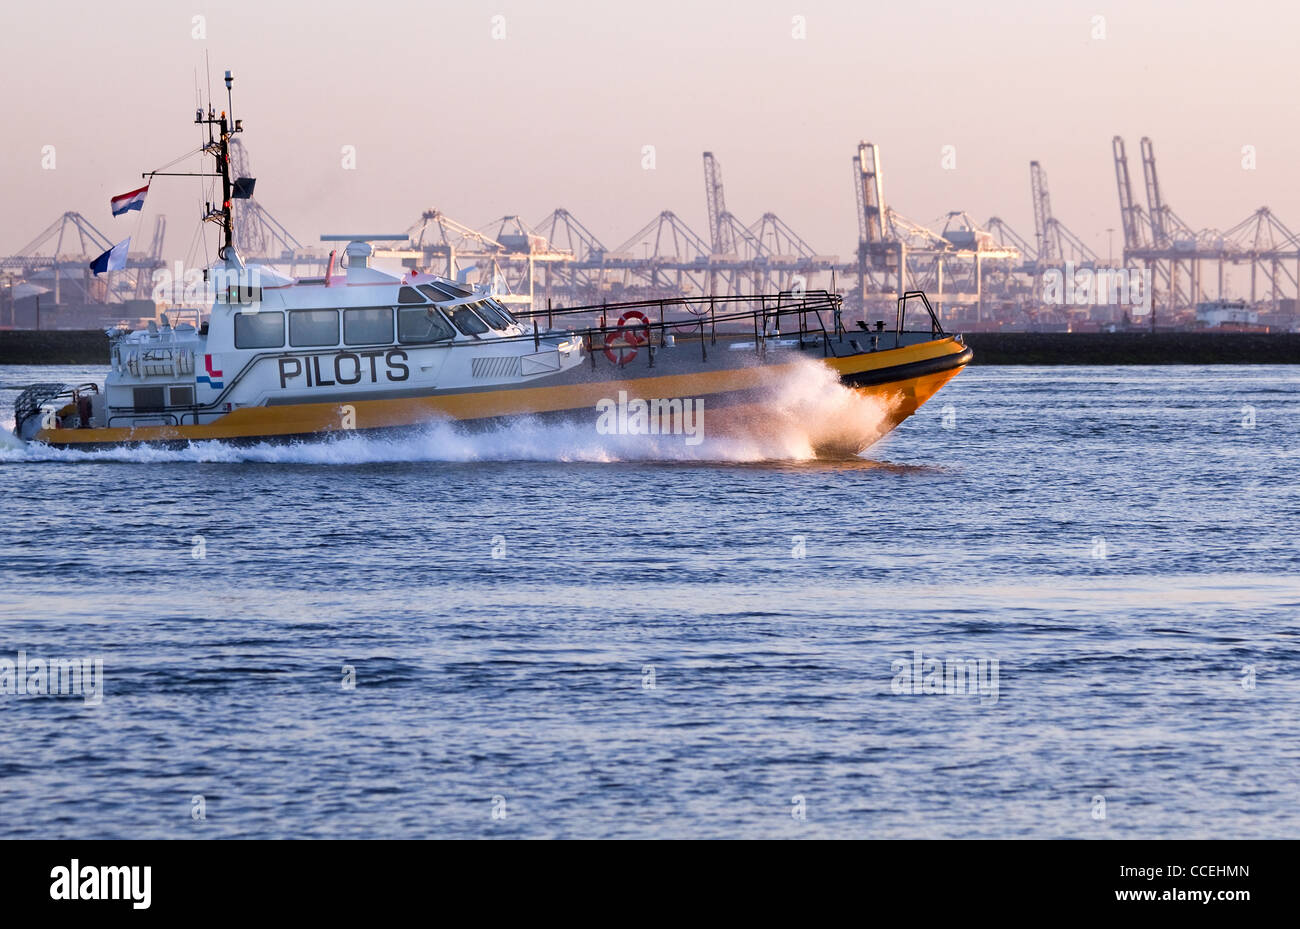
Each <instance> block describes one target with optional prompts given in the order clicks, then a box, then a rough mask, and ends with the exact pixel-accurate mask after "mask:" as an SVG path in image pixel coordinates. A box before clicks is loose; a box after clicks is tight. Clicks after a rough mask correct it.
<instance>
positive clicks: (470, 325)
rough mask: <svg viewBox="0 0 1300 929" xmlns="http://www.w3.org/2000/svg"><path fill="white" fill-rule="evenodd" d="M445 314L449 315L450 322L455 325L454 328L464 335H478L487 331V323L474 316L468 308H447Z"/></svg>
mask: <svg viewBox="0 0 1300 929" xmlns="http://www.w3.org/2000/svg"><path fill="white" fill-rule="evenodd" d="M447 312H448V313H450V314H451V321H452V322H453V323H455V324H456V328H457V329H459V330H460V331H461V332H463V333H465V335H479V334H480V333H483V332H487V331H488V326H487V323H485V322H483V320H481V319H479V318H478V317H477V316H476V315H474V311H473V310H471V309H470V308H469V307H468V306H456V307H449V308H448V310H447Z"/></svg>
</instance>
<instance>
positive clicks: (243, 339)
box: [235, 310, 284, 348]
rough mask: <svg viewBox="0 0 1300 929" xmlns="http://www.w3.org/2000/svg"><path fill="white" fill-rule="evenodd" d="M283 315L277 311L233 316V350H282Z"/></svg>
mask: <svg viewBox="0 0 1300 929" xmlns="http://www.w3.org/2000/svg"><path fill="white" fill-rule="evenodd" d="M283 347H284V314H283V313H282V312H280V311H279V310H262V311H261V312H258V313H236V314H235V348H283Z"/></svg>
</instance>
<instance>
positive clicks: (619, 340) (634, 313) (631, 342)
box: [605, 310, 650, 368]
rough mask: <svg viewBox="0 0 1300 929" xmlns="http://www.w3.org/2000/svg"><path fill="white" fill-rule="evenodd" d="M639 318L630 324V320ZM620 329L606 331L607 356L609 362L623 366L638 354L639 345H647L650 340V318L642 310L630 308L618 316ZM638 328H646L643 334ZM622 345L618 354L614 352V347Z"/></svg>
mask: <svg viewBox="0 0 1300 929" xmlns="http://www.w3.org/2000/svg"><path fill="white" fill-rule="evenodd" d="M633 319H635V320H637V323H636V324H634V325H632V326H628V322H629V321H630V320H633ZM617 326H618V331H617V332H607V333H605V357H606V358H608V359H609V363H610V364H612V365H617V366H618V367H620V368H621V367H622V366H623V365H625V364H627V363H628V362H629V361H631V360H632V359H633V358H635V357H636V355H637V347H638V346H640V345H645V344H646V343H647V342H649V341H650V319H649V317H647V316H646V315H645V314H644V313H642V312H641V311H640V310H628V311H627V312H626V313H624V314H623V315H622V316H620V317H619V318H618V323H617ZM638 330H644V331H645V334H644V335H642V334H641V332H639V331H638ZM617 345H621V346H626V347H620V348H619V351H618V353H617V354H615V353H614V347H615V346H617Z"/></svg>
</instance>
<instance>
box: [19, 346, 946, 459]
mask: <svg viewBox="0 0 1300 929" xmlns="http://www.w3.org/2000/svg"><path fill="white" fill-rule="evenodd" d="M969 354H970V353H969V349H967V348H966V347H965V345H963V344H962V343H961V342H960V341H958V340H957V339H955V338H943V339H937V340H935V341H932V342H925V343H921V344H918V345H911V346H905V347H902V348H897V349H891V350H888V351H879V352H871V353H864V354H857V355H849V356H843V357H828V358H819V359H817V360H818V361H819V362H821V363H822V364H825V365H826V366H828V367H829V368H831V369H832V370H833V371H834V372H835V373H836V374H838V375H839V376H840V378H841V379H842V380H843V381H844V382H845V383H847V384H850V385H852V386H854V388H855V389H856V390H857V391H859V392H860V393H862V394H865V395H868V396H871V397H875V398H878V399H879V401H880V403H881V407H882V409H883V410H884V422H883V423H882V428H881V429H880V431H879V435H883V434H884V433H885V432H888V431H889V430H890V429H892V428H894V427H895V426H897V425H898V423H900V422H902V421H903V420H904V419H906V418H907V417H908V416H910V415H912V414H913V413H914V412H916V410H917V408H919V407H920V406H921V404H923V403H925V401H926V400H928V399H929V398H930V397H931V396H933V394H934V393H935V392H936V391H937V390H939V388H941V387H942V386H943V385H944V384H946V383H947V382H948V381H949V380H951V379H952V378H953V377H954V376H956V374H957V373H958V372H959V371H960V370H961V369H962V367H964V366H965V363H966V361H968V360H969ZM959 359H960V360H959ZM805 363H806V362H805V361H804V360H803V359H802V358H799V359H797V360H794V361H792V362H791V363H788V364H780V365H774V364H769V365H759V366H752V367H738V368H726V369H714V370H701V371H699V372H693V373H689V374H674V375H664V376H660V377H638V378H629V379H626V380H596V381H590V382H581V383H570V384H564V385H554V386H539V387H518V388H506V389H500V390H482V391H474V392H449V393H443V394H430V395H425V396H418V397H404V398H397V399H393V398H389V399H375V400H366V399H364V398H358V399H355V400H348V401H346V402H343V403H339V402H332V403H302V404H292V405H283V406H258V407H245V408H242V409H237V410H233V411H231V412H230V413H227V414H225V415H224V416H222V417H221V418H220V419H217V420H215V421H214V422H211V423H206V424H203V425H172V426H137V427H133V428H95V429H45V430H42V431H41V432H40V433H38V434H37V436H36V440H37V441H40V442H45V443H47V444H50V445H57V446H64V447H90V446H105V445H131V444H141V443H165V444H177V443H182V444H183V443H186V442H202V441H243V442H247V441H256V440H258V439H267V440H276V439H280V440H284V439H290V438H296V437H310V436H317V437H323V436H328V435H329V434H331V433H344V432H350V431H354V430H355V431H365V430H388V429H396V428H401V427H410V426H418V425H421V424H424V423H427V422H430V421H433V420H453V421H461V422H470V423H472V422H474V421H488V420H494V419H500V418H505V417H511V416H526V415H541V414H552V413H564V412H569V411H573V412H578V411H583V410H586V411H591V410H593V409H594V408H595V406H596V404H597V403H598V402H599V401H601V400H602V399H605V398H609V397H611V396H613V395H616V394H617V393H618V392H619V391H626V392H627V395H628V396H631V397H644V398H674V397H681V398H687V397H694V398H710V397H714V398H724V397H726V398H730V400H729V402H726V403H724V405H723V407H722V408H721V409H719V407H718V406H717V405H716V404H714V405H712V406H713V407H714V409H713V413H714V416H713V417H711V419H710V427H711V429H712V427H713V425H714V424H715V423H717V422H718V420H717V418H716V417H717V415H718V414H722V413H723V410H725V414H724V415H722V417H721V418H722V420H723V423H722V425H723V426H724V428H726V425H727V423H731V424H740V425H741V426H742V428H743V424H745V423H749V422H755V421H761V419H762V417H763V416H764V415H765V407H764V405H763V403H762V402H761V401H759V400H756V399H746V393H747V392H754V391H760V390H761V389H762V388H763V387H764V386H765V385H768V384H770V383H771V382H772V379H773V377H774V376H775V377H778V378H779V377H780V376H781V375H782V374H783V373H786V372H793V371H794V369H795V368H796V366H797V365H799V364H805ZM945 365H947V367H944V369H943V370H939V371H932V372H929V373H921V374H916V375H909V374H907V373H906V372H907V369H908V368H909V367H910V368H912V369H914V370H915V369H918V368H920V369H925V368H927V367H931V368H932V367H936V366H939V367H942V366H945ZM891 369H898V373H899V377H897V378H896V379H893V378H889V374H890V371H891ZM873 372H874V375H873ZM881 376H884V377H886V378H889V379H886V380H883V381H880V382H878V383H867V384H865V385H864V386H858V385H857V384H855V383H854V382H855V381H856V380H866V381H868V382H870V381H871V380H873V377H874V379H876V380H879V378H880V377H881ZM879 435H875V436H873V437H870V438H866V439H865V441H864V443H863V445H861V446H860V447H859V449H855V450H860V448H861V447H865V444H869V443H870V441H874V439H875V438H879Z"/></svg>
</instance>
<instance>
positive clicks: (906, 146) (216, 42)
mask: <svg viewBox="0 0 1300 929" xmlns="http://www.w3.org/2000/svg"><path fill="white" fill-rule="evenodd" d="M982 10H983V11H982ZM196 16H203V17H205V18H206V19H205V22H204V23H203V25H204V27H205V32H206V38H200V39H196V38H193V37H192V35H193V33H194V31H195V28H196V24H195V21H194V17H196ZM498 16H499V17H504V19H503V20H500V19H494V17H498ZM1097 16H1103V17H1105V22H1104V31H1105V38H1100V39H1098V38H1093V35H1094V33H1095V32H1096V31H1097V28H1098V24H1097V22H1096V21H1095V19H1094V17H1097ZM795 17H803V22H804V24H805V26H804V28H805V29H806V36H807V37H806V38H804V39H797V38H794V37H793V35H792V33H793V32H794V31H795V30H797V28H798V23H797V22H796V20H795ZM10 19H11V21H12V22H11V25H10V27H9V29H7V30H6V31H5V32H4V34H3V36H0V51H2V52H3V65H0V67H3V69H4V73H5V83H6V88H7V90H8V93H7V94H6V97H5V124H6V126H7V127H8V131H7V132H6V133H5V135H4V138H3V140H0V177H2V178H3V180H2V181H0V184H2V185H3V194H4V198H5V202H6V203H7V204H9V217H8V220H7V221H6V222H5V224H4V228H3V229H0V253H3V254H13V253H15V252H16V251H17V250H18V249H19V248H21V247H22V246H23V245H25V244H26V243H27V242H28V241H29V240H31V239H33V238H34V237H35V236H36V235H37V234H38V233H39V232H40V231H41V230H42V229H44V228H45V227H46V226H47V225H49V224H50V223H51V222H53V221H54V220H55V219H57V218H58V216H59V215H60V214H61V213H62V212H64V211H66V210H72V211H78V212H81V213H83V214H84V215H85V216H86V217H87V218H88V219H89V220H90V221H91V222H92V223H94V224H95V225H96V226H97V227H98V228H99V229H100V230H101V231H103V232H104V234H105V235H107V236H108V237H109V238H110V239H112V240H114V241H117V240H119V239H121V238H125V237H126V236H127V235H133V236H136V237H137V238H136V240H135V241H134V242H133V246H134V247H135V248H137V249H144V248H146V247H147V244H148V238H149V236H150V234H151V231H152V222H153V219H152V218H153V216H155V215H157V214H159V213H164V214H166V216H167V218H168V225H169V230H168V239H167V247H166V257H167V258H168V259H181V258H185V257H186V256H187V254H189V251H190V246H191V243H192V241H193V240H194V235H195V227H196V224H197V218H198V214H199V209H200V201H201V199H202V198H201V196H200V194H199V191H198V182H197V181H194V180H190V179H184V178H160V179H159V180H158V181H156V182H155V185H154V187H153V189H152V190H151V192H150V195H149V199H148V202H147V203H146V205H145V209H144V212H143V215H141V214H137V213H133V214H128V215H127V216H126V217H122V218H116V219H115V218H112V217H111V215H110V213H109V207H108V200H109V198H110V197H111V196H113V195H115V194H120V193H123V192H125V191H128V190H131V189H133V188H134V187H137V186H139V185H140V184H141V183H142V182H141V180H140V173H141V172H142V171H146V170H150V169H155V168H158V167H160V166H162V165H163V164H165V163H167V162H168V161H170V160H172V159H173V158H175V157H177V156H178V155H181V154H182V153H184V152H185V151H187V150H189V149H192V148H194V147H195V146H196V143H197V140H198V135H197V132H198V131H197V129H196V128H195V127H194V126H193V125H192V122H191V121H192V119H193V112H194V107H195V80H196V75H198V79H199V80H200V82H202V83H204V84H205V85H206V76H205V75H204V69H205V56H207V58H209V59H210V71H211V76H212V83H213V89H214V92H215V96H216V98H217V99H216V101H215V103H216V105H217V106H218V108H224V99H225V98H224V89H223V87H222V85H221V75H222V72H223V71H224V70H225V69H227V68H229V69H230V70H232V71H233V72H234V75H235V98H234V113H235V115H236V116H238V117H239V118H241V119H242V120H244V125H245V129H246V131H245V133H244V135H243V141H244V143H245V145H246V146H247V149H248V152H249V154H250V156H251V159H252V164H253V173H254V174H255V175H256V177H257V178H258V187H257V199H258V201H259V202H260V203H262V205H263V206H264V207H265V208H266V209H268V210H269V211H270V213H271V214H272V215H273V216H275V217H276V218H277V219H278V220H279V221H280V222H282V223H283V224H284V225H285V226H286V227H287V228H288V229H289V230H290V231H291V232H292V233H293V234H294V235H295V236H296V237H297V238H298V239H299V240H300V241H302V242H303V244H304V245H318V244H319V237H320V235H321V234H322V233H358V234H361V233H369V234H375V233H390V232H401V231H403V230H405V229H406V228H408V227H409V226H410V225H412V224H413V223H414V222H415V221H416V220H417V219H418V217H419V215H420V213H421V211H423V210H425V209H429V208H436V209H439V210H442V211H443V212H444V213H446V214H447V215H448V216H450V217H453V218H454V219H457V220H459V221H461V222H463V223H465V224H467V225H469V226H471V227H474V228H481V227H483V226H485V225H487V224H489V223H490V222H492V221H493V220H494V219H496V218H498V217H501V216H503V215H506V214H518V215H520V216H521V217H522V218H523V219H524V221H526V222H527V223H530V224H533V223H536V222H537V221H538V220H540V219H541V218H542V217H544V216H545V215H547V214H548V213H550V212H551V210H553V209H555V208H556V207H560V206H563V207H565V208H567V209H568V210H569V211H570V212H571V213H573V215H574V216H576V217H577V218H578V219H579V220H580V221H581V222H583V223H584V224H585V225H586V226H587V227H588V228H590V229H591V230H592V231H593V232H594V233H595V234H596V235H597V236H598V237H599V238H600V239H601V240H602V241H603V242H604V244H605V245H606V246H607V247H610V248H613V247H616V246H618V245H619V244H620V243H621V242H623V241H624V240H625V239H626V238H628V237H630V236H631V235H632V234H633V233H634V232H635V231H636V230H637V229H638V228H640V227H641V226H642V225H644V224H645V223H646V222H648V221H649V220H650V219H652V218H653V217H654V216H655V215H656V214H657V213H658V212H660V211H661V210H673V211H675V212H677V213H678V214H679V215H680V216H681V217H682V218H683V219H684V220H685V221H686V222H687V223H688V224H689V225H690V226H691V227H692V228H694V229H695V230H696V231H697V232H699V233H700V234H701V235H703V236H705V237H707V228H706V227H707V223H706V222H705V219H704V216H705V203H704V184H703V176H702V167H701V152H702V151H704V150H711V151H713V152H714V153H715V154H716V156H717V157H718V159H719V162H720V164H721V166H722V172H723V179H724V181H725V185H726V196H727V205H728V207H729V208H730V209H731V211H732V212H734V213H735V214H736V215H737V216H738V217H739V218H740V219H741V220H742V221H744V222H746V223H750V222H753V221H754V220H755V219H757V218H758V217H759V215H760V214H762V213H764V212H768V211H771V212H774V213H776V214H777V215H779V216H780V217H781V218H782V219H784V220H785V221H786V222H787V223H788V224H789V225H790V226H791V227H792V228H793V229H794V230H795V231H796V232H798V233H799V234H800V235H801V236H802V237H803V238H805V239H806V240H807V241H808V242H809V243H810V244H811V245H812V246H813V247H814V248H815V249H816V250H817V251H818V252H819V253H822V254H835V255H838V256H839V257H840V258H841V260H848V259H849V258H850V256H851V255H852V253H853V249H854V246H855V244H856V240H857V231H856V230H857V226H856V219H855V216H854V202H853V193H852V189H851V186H850V158H851V157H852V155H853V153H854V151H855V148H856V144H857V142H858V140H859V139H869V140H871V141H873V142H876V143H878V144H880V146H881V154H882V162H883V167H884V179H885V195H886V199H887V201H888V202H889V203H890V205H892V206H894V207H896V208H897V209H898V210H899V211H900V212H901V213H902V214H904V215H905V216H907V217H908V218H910V219H912V220H914V221H917V222H921V223H925V224H930V223H932V222H934V221H935V220H936V218H938V217H941V216H943V214H945V213H947V212H948V211H949V210H965V211H967V212H968V213H970V215H971V216H972V217H973V218H974V219H975V220H976V221H977V222H979V223H981V224H982V223H984V222H985V221H986V220H987V219H988V218H989V217H990V216H992V215H997V216H1000V217H1002V218H1003V219H1004V220H1006V221H1007V222H1009V223H1010V224H1011V225H1012V226H1013V227H1014V228H1015V229H1016V231H1017V232H1019V233H1020V234H1021V235H1022V236H1024V237H1026V238H1028V239H1030V240H1032V238H1033V232H1034V228H1033V214H1032V210H1031V204H1030V197H1029V176H1028V163H1029V161H1030V160H1031V159H1036V160H1038V161H1040V162H1041V163H1042V164H1043V167H1044V168H1045V169H1046V171H1047V174H1048V178H1049V182H1050V189H1051V195H1052V205H1053V210H1054V213H1055V215H1056V216H1057V218H1058V219H1060V220H1061V221H1062V222H1063V223H1064V224H1065V225H1066V226H1067V227H1069V228H1070V229H1071V230H1073V231H1074V232H1075V233H1077V234H1078V235H1079V236H1080V237H1081V238H1082V239H1083V240H1084V241H1085V242H1086V243H1087V244H1088V245H1090V246H1091V247H1092V248H1093V249H1094V250H1095V251H1097V252H1098V253H1099V254H1100V255H1102V256H1103V257H1104V256H1105V255H1106V254H1107V247H1108V242H1107V232H1106V230H1107V228H1114V229H1115V233H1114V242H1115V251H1116V254H1118V252H1119V249H1120V248H1121V246H1122V237H1121V234H1120V232H1119V230H1118V226H1119V215H1118V206H1117V197H1116V192H1115V178H1114V168H1113V163H1112V160H1111V152H1110V140H1111V137H1112V136H1114V135H1116V134H1119V135H1122V136H1124V137H1125V139H1126V141H1127V143H1128V154H1129V161H1130V172H1131V174H1132V176H1133V178H1134V183H1135V186H1136V187H1137V188H1138V189H1139V190H1138V191H1135V192H1138V196H1139V200H1140V201H1142V202H1143V203H1145V196H1144V193H1142V192H1140V187H1141V157H1140V152H1139V149H1138V142H1139V139H1140V138H1141V137H1142V136H1144V135H1145V136H1150V137H1151V138H1152V140H1153V141H1154V143H1155V150H1156V155H1157V159H1158V160H1157V164H1158V169H1159V177H1160V183H1161V189H1162V192H1163V194H1164V196H1165V200H1166V202H1167V203H1168V204H1169V205H1170V206H1171V207H1172V208H1173V209H1174V210H1175V211H1176V212H1177V213H1178V214H1179V215H1180V216H1181V217H1182V218H1183V219H1184V220H1185V221H1186V222H1187V223H1188V224H1190V225H1191V226H1192V227H1193V228H1196V229H1200V228H1202V227H1216V228H1220V229H1223V228H1227V227H1228V226H1231V225H1233V224H1235V223H1237V222H1239V221H1240V220H1242V219H1244V218H1246V217H1247V216H1248V215H1249V214H1250V213H1251V212H1253V211H1254V210H1255V209H1257V208H1258V207H1260V206H1262V205H1268V206H1269V207H1271V208H1272V210H1273V211H1274V213H1275V214H1277V215H1278V217H1279V218H1281V219H1282V220H1283V222H1285V223H1287V224H1288V225H1289V226H1290V227H1291V228H1292V229H1293V230H1294V229H1300V194H1297V192H1296V190H1295V187H1294V185H1291V184H1288V183H1287V180H1288V178H1287V172H1288V168H1289V167H1290V166H1291V165H1293V164H1295V163H1297V162H1298V161H1300V131H1297V129H1296V127H1295V123H1294V121H1293V120H1287V119H1285V118H1282V117H1283V115H1284V114H1285V113H1286V112H1287V111H1286V108H1285V104H1286V103H1287V102H1289V101H1288V99H1287V98H1288V97H1289V96H1290V95H1291V94H1292V93H1293V91H1294V87H1295V81H1294V78H1293V76H1292V72H1293V65H1292V63H1291V60H1290V53H1291V51H1292V46H1293V44H1294V35H1295V33H1296V27H1297V26H1300V12H1297V11H1296V10H1295V9H1294V8H1285V7H1282V6H1281V5H1279V4H1263V3H1242V4H1236V5H1234V7H1233V8H1232V11H1231V13H1225V12H1222V11H1221V10H1220V9H1218V8H1217V7H1216V5H1213V4H1209V3H1205V2H1193V3H1185V4H1174V3H1142V4H1128V5H1126V6H1125V7H1124V8H1114V9H1106V8H1104V6H1102V5H1100V4H1096V3H1078V2H1063V3H1060V4H1053V5H1051V6H1050V7H1048V6H1044V5H1041V4H1034V3H1029V2H1018V0H1017V2H1002V3H998V4H994V5H992V6H991V7H984V8H980V7H976V6H973V5H954V4H935V3H924V2H922V3H913V4H908V5H906V6H905V7H902V6H900V7H896V8H892V9H889V10H872V9H868V8H866V7H864V6H861V5H857V4H852V3H847V2H829V0H824V2H804V0H797V2H783V3H774V2H767V0H760V2H751V3H746V4H741V3H721V2H719V3H701V4H691V3H683V2H679V0H668V2H663V3H658V4H655V5H653V6H649V5H647V6H620V7H609V6H605V5H602V4H599V3H595V2H588V0H554V2H548V3H546V4H545V5H529V6H525V5H523V4H518V3H499V2H491V3H482V2H475V0H467V2H462V3H458V4H455V5H454V6H453V5H446V6H445V7H444V6H443V5H433V6H431V5H428V4H420V3H415V2H410V0H393V2H390V3H386V4H383V5H373V6H360V5H356V4H349V3H339V2H324V3H319V4H305V3H299V2H291V3H290V2H286V3H264V4H250V3H245V2H230V3H226V4H223V5H222V6H220V7H216V6H212V7H208V8H207V9H204V8H202V7H194V8H182V7H177V6H175V5H173V4H167V3H163V2H161V0H152V2H139V3H134V4H132V6H131V8H130V9H124V8H120V7H116V8H115V7H109V6H103V5H99V4H90V3H57V2H54V3H48V4H46V5H44V6H25V7H23V8H22V9H21V11H18V12H11V13H10ZM503 26H504V32H505V37H504V38H494V32H495V33H496V34H497V35H500V33H501V30H502V27H503ZM647 145H652V146H654V148H655V167H654V169H653V170H646V169H645V168H643V147H644V146H647ZM1246 145H1251V146H1254V148H1255V153H1256V159H1257V162H1256V164H1257V167H1256V168H1255V169H1254V170H1246V169H1244V168H1243V167H1242V158H1243V156H1242V147H1243V146H1246ZM45 146H54V153H55V159H56V161H55V167H54V168H53V169H52V170H51V169H48V168H47V167H44V166H43V161H45V160H47V159H46V149H45V148H44V147H45ZM344 146H354V147H355V165H356V167H355V169H354V170H347V169H345V168H344V167H343V165H342V162H343V158H344V152H343V147H344ZM945 146H953V147H954V153H955V158H956V166H955V168H952V169H946V168H945V167H943V165H942V163H941V161H942V158H943V155H944V147H945ZM198 164H199V161H198V159H197V158H196V159H192V160H191V161H190V162H189V163H188V165H189V167H188V168H185V167H178V168H177V170H186V169H189V170H197V165H198ZM208 232H209V241H211V240H212V235H213V230H212V229H209V231H208Z"/></svg>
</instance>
